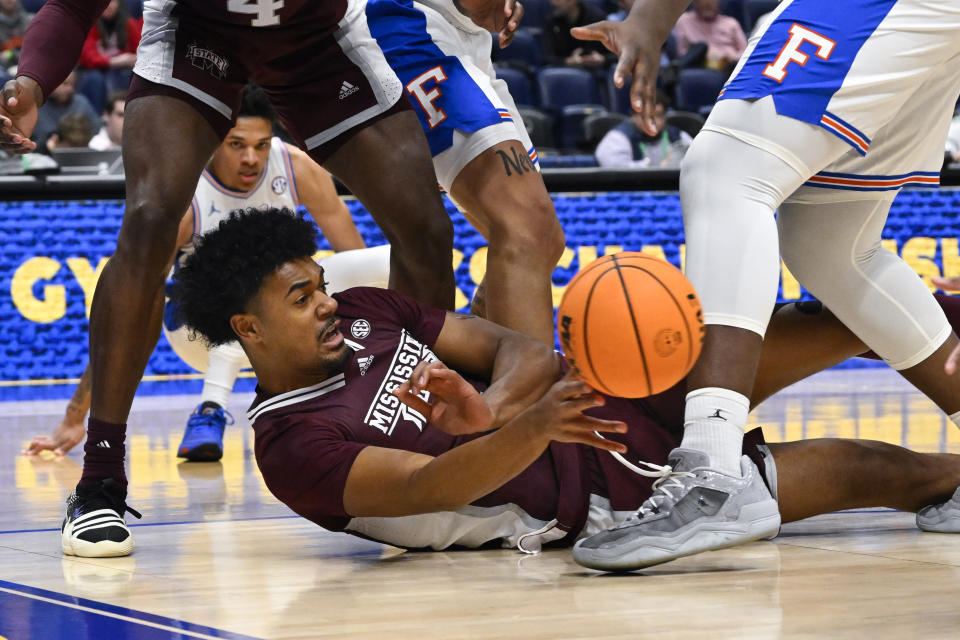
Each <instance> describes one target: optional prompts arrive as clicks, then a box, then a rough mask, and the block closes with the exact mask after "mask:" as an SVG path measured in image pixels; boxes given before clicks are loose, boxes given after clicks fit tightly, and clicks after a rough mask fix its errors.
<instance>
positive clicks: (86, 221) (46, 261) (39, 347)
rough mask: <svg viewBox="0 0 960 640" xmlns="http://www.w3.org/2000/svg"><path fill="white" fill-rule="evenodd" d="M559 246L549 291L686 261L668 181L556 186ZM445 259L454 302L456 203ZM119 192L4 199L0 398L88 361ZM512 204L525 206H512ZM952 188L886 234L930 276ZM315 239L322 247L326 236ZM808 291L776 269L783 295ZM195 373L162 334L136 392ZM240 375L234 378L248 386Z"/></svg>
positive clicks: (477, 245) (464, 245)
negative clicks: (610, 257)
mask: <svg viewBox="0 0 960 640" xmlns="http://www.w3.org/2000/svg"><path fill="white" fill-rule="evenodd" d="M554 202H555V204H556V208H557V215H558V216H559V217H560V221H561V223H562V224H563V228H564V230H565V232H566V239H567V248H566V250H565V251H564V253H563V256H562V257H561V259H560V263H559V265H558V266H557V269H556V271H555V272H554V276H553V285H554V302H555V303H556V302H559V299H560V296H561V295H562V294H563V287H564V285H565V284H566V283H567V282H568V281H569V280H570V278H571V277H572V276H573V275H574V274H575V273H576V272H577V271H578V270H579V269H580V267H581V266H583V265H585V264H587V263H589V262H590V261H592V260H593V259H595V258H596V257H598V256H602V255H604V254H606V253H612V252H615V251H620V250H631V251H646V252H649V253H652V254H654V255H658V256H660V257H663V258H665V259H666V260H669V261H670V262H672V263H673V264H674V265H677V266H682V264H683V259H684V246H683V224H682V221H681V216H680V201H679V198H678V196H677V194H676V193H673V192H614V193H585V194H570V195H567V194H555V195H554ZM347 204H348V206H349V207H350V210H351V212H352V213H353V215H354V220H355V221H356V223H357V226H358V227H359V229H360V232H361V234H362V235H363V237H364V239H365V240H366V242H367V244H368V245H377V244H383V243H384V242H385V240H384V238H383V235H382V234H381V233H380V230H379V229H378V228H377V226H376V224H375V223H374V222H373V220H372V218H371V217H370V215H369V214H368V213H367V212H366V210H365V209H364V208H363V207H362V206H361V205H360V203H359V202H356V201H352V200H351V201H349V202H348V203H347ZM447 209H448V211H449V212H450V215H451V217H452V219H453V221H454V228H455V250H454V255H453V263H454V266H455V269H456V276H457V305H458V306H459V307H461V308H463V307H466V306H467V305H468V302H469V299H470V296H471V295H472V294H473V290H474V288H475V287H476V285H477V283H478V282H480V280H481V278H482V277H483V274H484V272H485V269H486V241H485V240H484V238H483V237H482V236H481V235H480V234H479V233H477V232H476V231H475V230H474V229H473V228H472V227H471V226H470V225H469V223H467V222H466V220H464V218H463V217H462V216H461V215H460V214H459V212H457V211H456V209H455V208H454V207H453V205H452V204H449V203H448V205H447ZM122 215H123V203H122V202H120V201H84V202H79V201H44V202H5V203H0V241H2V251H0V260H2V263H3V264H2V268H0V400H14V399H32V398H45V397H54V398H66V397H69V395H70V393H71V385H72V384H73V383H74V382H75V380H76V379H77V378H79V377H80V375H81V373H82V372H83V369H84V367H85V366H86V362H87V328H88V319H87V314H88V309H89V304H90V301H91V300H92V297H93V291H94V287H95V285H96V280H97V277H98V276H99V273H100V271H101V270H102V268H103V265H104V264H105V262H106V259H107V258H108V257H109V256H110V255H111V254H112V253H113V251H114V249H115V247H116V237H117V233H118V231H119V228H120V221H121V218H122ZM516 215H523V212H522V211H517V212H516ZM824 232H825V233H829V230H825V231H824ZM958 235H960V190H957V189H940V190H927V189H908V190H904V191H903V192H902V193H901V194H900V195H899V196H898V197H897V199H896V201H895V202H894V204H893V207H892V209H891V212H890V219H889V221H888V224H887V227H886V230H885V232H884V238H885V244H886V246H887V247H888V248H890V249H891V250H894V251H896V252H897V253H898V254H899V255H901V256H903V258H904V259H905V260H906V261H907V262H908V263H909V264H910V265H911V266H912V267H913V268H914V269H915V270H916V271H917V273H918V274H920V276H922V277H923V278H925V279H928V278H929V277H930V276H935V275H941V274H943V275H960V255H958V246H957V237H958ZM321 244H322V246H321V248H322V249H324V250H329V247H328V246H327V245H326V244H325V241H321ZM805 297H808V296H807V295H806V293H805V292H804V291H803V290H802V289H801V287H800V286H799V285H798V284H797V282H796V280H795V279H794V278H793V277H792V276H791V275H790V274H789V272H786V271H785V272H784V273H783V277H782V278H781V287H780V299H781V300H797V299H801V298H805ZM199 378H200V376H199V375H198V374H196V372H194V371H192V370H191V369H190V368H189V367H187V365H186V364H184V363H183V362H182V361H181V360H180V359H179V358H178V357H177V356H176V355H175V354H174V353H173V351H172V350H171V349H170V346H169V344H167V342H166V340H165V339H164V338H162V337H161V340H160V344H159V345H158V346H157V349H156V350H155V351H154V353H153V356H152V357H151V358H150V362H149V364H148V365H147V370H146V377H145V379H144V380H145V381H144V382H143V383H142V384H141V387H140V393H148V394H149V393H185V392H192V391H193V390H199V388H200V380H199ZM252 384H253V383H252V379H251V378H249V377H246V378H241V380H240V381H239V382H238V390H249V389H251V388H252Z"/></svg>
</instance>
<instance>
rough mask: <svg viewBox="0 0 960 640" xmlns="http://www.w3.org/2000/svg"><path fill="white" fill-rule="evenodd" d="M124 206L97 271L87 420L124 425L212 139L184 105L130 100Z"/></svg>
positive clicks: (209, 131) (126, 123) (148, 98)
mask: <svg viewBox="0 0 960 640" xmlns="http://www.w3.org/2000/svg"><path fill="white" fill-rule="evenodd" d="M123 141H124V144H123V164H124V169H125V172H126V176H127V205H126V213H125V214H124V219H123V225H122V227H121V228H120V236H119V238H118V241H117V251H116V253H115V254H114V255H113V257H112V258H111V259H110V261H109V262H108V263H107V266H106V267H105V268H104V270H103V275H102V276H101V278H100V280H99V282H98V283H97V289H96V293H95V295H94V298H93V305H92V308H91V312H90V360H91V366H92V368H93V389H92V392H93V395H92V402H91V406H90V414H91V417H92V418H95V419H97V420H102V421H104V422H111V423H118V424H119V423H123V422H125V421H126V419H127V414H128V413H129V411H130V404H131V402H132V401H133V395H134V392H135V391H136V388H137V385H138V384H139V382H140V377H141V375H142V374H143V370H144V368H145V367H146V363H147V359H148V358H149V356H150V353H151V351H152V350H153V348H154V346H155V343H156V340H155V339H154V340H150V339H148V338H145V336H144V328H145V327H149V326H150V324H151V317H152V316H153V315H154V314H155V311H156V305H157V301H158V300H160V302H161V303H162V296H163V282H164V278H165V276H166V272H165V269H166V266H167V264H168V262H169V260H170V256H171V255H173V252H174V250H175V248H176V247H175V245H176V238H177V228H178V225H179V224H180V219H181V218H182V217H183V212H184V211H186V210H187V208H188V207H189V206H190V198H191V197H192V196H193V192H194V190H195V189H196V185H197V179H198V178H199V176H200V173H201V171H202V170H203V167H204V165H205V164H206V162H207V160H209V158H210V155H211V154H212V153H213V151H214V150H215V149H216V147H217V145H218V144H219V139H218V137H217V135H216V134H215V133H214V131H213V129H212V128H211V127H210V125H209V124H208V123H207V121H206V120H205V119H204V118H203V117H202V116H201V115H200V114H199V113H197V112H196V110H194V109H193V108H192V107H190V106H189V105H188V104H187V103H186V102H183V101H181V100H178V99H175V98H171V97H167V96H145V97H141V98H137V99H135V100H132V101H131V102H130V103H129V104H128V105H127V111H126V112H125V115H124V132H123Z"/></svg>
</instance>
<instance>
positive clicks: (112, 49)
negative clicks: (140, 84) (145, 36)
mask: <svg viewBox="0 0 960 640" xmlns="http://www.w3.org/2000/svg"><path fill="white" fill-rule="evenodd" d="M140 29H141V23H140V21H138V20H134V19H133V18H131V17H130V14H129V12H128V9H127V4H126V2H121V1H120V0H110V3H109V4H108V5H107V7H106V9H104V10H103V13H102V14H101V15H100V19H99V20H97V23H96V24H95V25H94V26H93V28H92V29H91V30H90V33H88V34H87V39H86V41H85V42H84V43H83V50H82V51H81V52H80V60H79V62H78V63H77V64H78V65H79V67H80V69H81V70H82V71H83V73H82V75H81V77H80V84H79V86H78V88H77V89H78V91H80V92H81V93H83V94H84V95H86V96H87V98H89V99H90V102H91V103H92V104H93V106H94V107H95V108H96V109H98V110H100V109H103V106H104V99H105V98H106V96H107V94H109V93H110V92H112V91H115V90H117V89H126V88H127V87H128V86H129V85H130V75H131V73H132V70H133V65H134V64H136V62H137V45H138V44H140Z"/></svg>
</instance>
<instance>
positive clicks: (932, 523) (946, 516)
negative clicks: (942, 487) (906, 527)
mask: <svg viewBox="0 0 960 640" xmlns="http://www.w3.org/2000/svg"><path fill="white" fill-rule="evenodd" d="M917 526H918V527H920V528H921V529H922V530H923V531H933V532H935V533H960V489H957V490H956V491H954V492H953V496H951V498H950V499H949V500H947V501H946V502H941V503H940V504H932V505H930V506H929V507H924V508H923V509H920V511H917Z"/></svg>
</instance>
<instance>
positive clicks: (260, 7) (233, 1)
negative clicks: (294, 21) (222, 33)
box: [227, 0, 284, 27]
mask: <svg viewBox="0 0 960 640" xmlns="http://www.w3.org/2000/svg"><path fill="white" fill-rule="evenodd" d="M283 3H284V0H227V11H229V12H231V13H251V14H255V15H256V16H257V17H256V18H254V19H253V20H251V21H250V26H251V27H272V26H273V25H275V24H280V16H278V15H277V12H278V11H280V10H281V9H283Z"/></svg>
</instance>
